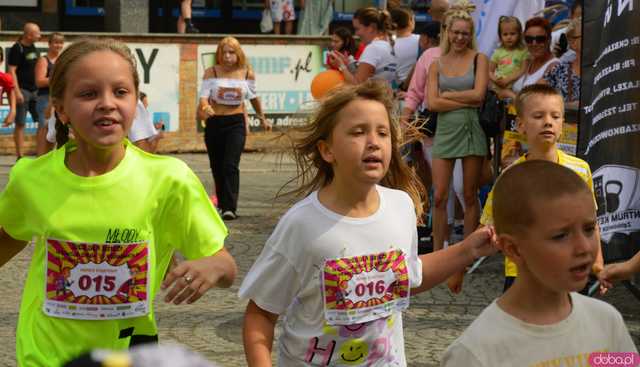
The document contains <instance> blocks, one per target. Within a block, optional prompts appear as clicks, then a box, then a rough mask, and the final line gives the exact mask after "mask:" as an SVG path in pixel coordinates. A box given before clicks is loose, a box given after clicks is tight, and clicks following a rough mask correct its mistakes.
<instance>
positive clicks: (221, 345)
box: [0, 153, 640, 367]
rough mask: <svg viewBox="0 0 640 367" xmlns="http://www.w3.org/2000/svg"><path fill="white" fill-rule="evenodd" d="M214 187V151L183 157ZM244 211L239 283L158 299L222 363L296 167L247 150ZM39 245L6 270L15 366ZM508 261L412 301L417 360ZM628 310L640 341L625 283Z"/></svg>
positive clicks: (175, 325) (187, 335)
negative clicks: (22, 305)
mask: <svg viewBox="0 0 640 367" xmlns="http://www.w3.org/2000/svg"><path fill="white" fill-rule="evenodd" d="M177 157H178V158H180V159H183V160H185V161H186V162H187V163H188V164H189V165H190V166H191V168H192V169H193V170H194V171H195V172H196V173H197V175H198V176H199V177H200V179H201V180H202V181H203V183H204V185H205V187H207V190H211V188H212V179H211V174H210V172H209V167H208V160H207V156H206V155H204V154H185V155H177ZM12 164H13V158H12V157H0V188H3V187H4V185H6V181H7V175H8V171H9V169H10V167H11V165H12ZM240 168H241V190H240V204H239V205H240V207H239V210H238V214H239V215H240V217H239V218H238V220H236V221H232V222H228V225H229V230H230V235H229V238H228V241H227V244H226V245H227V247H228V249H229V251H230V252H231V254H232V255H233V256H234V257H235V259H236V261H237V263H238V267H239V275H238V279H237V281H236V282H235V284H234V286H233V287H231V289H222V290H213V291H210V292H209V293H208V294H206V295H205V296H204V297H203V298H202V299H201V300H200V301H198V302H197V303H196V304H193V305H188V306H184V305H183V306H174V305H167V304H164V303H163V302H161V301H159V300H157V301H156V310H157V318H158V324H159V328H160V339H161V341H162V342H177V343H182V344H185V345H187V346H188V347H190V348H191V349H193V350H196V351H198V352H200V353H202V354H204V355H205V356H206V357H207V358H209V359H210V360H212V361H215V362H217V363H218V364H219V365H221V366H229V367H231V366H244V365H245V361H244V354H243V349H242V339H241V326H242V316H243V312H244V308H245V305H246V302H244V301H239V300H238V298H237V296H236V294H237V291H238V287H239V285H240V283H241V280H242V279H243V278H244V275H245V274H246V272H247V270H248V269H249V267H250V266H251V264H252V263H253V261H254V259H255V258H256V257H257V255H258V254H259V252H260V250H261V248H262V245H263V244H264V242H265V240H266V239H267V237H268V236H269V234H270V233H271V231H272V229H273V227H274V226H275V224H276V222H277V219H278V217H279V216H280V214H282V212H283V211H284V210H285V208H286V203H283V202H279V203H277V204H276V203H274V201H273V196H274V193H275V192H276V191H277V190H278V189H279V188H280V187H281V185H282V184H283V183H284V182H286V181H287V180H288V179H289V178H291V177H292V175H293V173H294V171H295V166H294V165H293V164H292V163H291V162H289V161H284V160H281V159H279V158H278V156H276V155H273V154H270V155H266V154H259V153H253V154H245V155H243V158H242V163H241V167H240ZM31 251H32V249H31V248H27V249H26V250H25V251H23V252H22V253H21V254H20V255H19V256H17V257H16V258H15V259H13V260H12V261H11V262H9V263H8V264H7V265H6V266H4V267H3V268H1V269H0V279H2V282H1V284H2V287H1V288H0V289H1V292H2V297H0V341H1V342H0V366H13V365H15V356H14V355H15V346H14V344H15V326H16V321H17V318H18V309H19V300H20V296H21V290H22V284H23V283H24V279H25V276H26V269H27V268H28V261H29V259H30V254H31ZM501 274H502V259H501V257H500V256H499V255H496V256H494V257H493V258H490V259H488V260H487V261H485V263H484V264H483V265H482V266H481V267H480V268H479V269H478V270H477V271H476V272H475V273H474V274H473V275H472V276H470V277H468V278H467V279H466V281H465V285H464V290H463V292H462V294H460V295H458V296H453V295H451V294H450V293H449V291H448V290H447V289H446V287H445V286H438V287H436V288H434V289H433V290H431V291H430V292H427V293H424V294H421V295H418V296H416V297H413V298H412V299H411V306H410V308H409V310H408V311H406V312H405V313H404V322H405V343H406V352H407V360H408V361H410V362H409V366H413V367H427V366H437V365H438V363H439V360H440V355H441V353H442V352H443V351H444V349H445V348H446V346H447V345H449V344H450V343H451V342H452V341H453V340H454V339H455V338H456V337H457V336H458V335H459V334H460V333H461V332H462V331H463V330H464V328H465V327H467V326H468V325H469V324H470V323H471V321H472V320H473V319H474V318H475V317H476V316H477V315H478V314H479V313H480V311H481V310H482V309H483V308H484V307H485V306H487V305H488V304H489V303H490V302H491V300H493V299H494V298H495V297H497V296H498V295H499V293H500V291H501V288H502V276H501ZM604 299H605V300H606V301H608V302H611V303H612V304H614V305H615V306H616V307H617V308H618V309H619V310H620V311H621V312H622V314H623V316H624V318H625V320H626V322H627V326H628V328H629V330H630V332H631V333H632V335H633V337H634V341H635V342H636V345H639V344H640V302H639V301H637V300H635V299H634V298H633V297H632V296H631V295H630V294H629V293H628V292H626V290H625V289H624V288H623V287H617V288H615V289H613V290H612V291H611V292H610V293H609V294H608V295H607V296H606V297H605V298H604Z"/></svg>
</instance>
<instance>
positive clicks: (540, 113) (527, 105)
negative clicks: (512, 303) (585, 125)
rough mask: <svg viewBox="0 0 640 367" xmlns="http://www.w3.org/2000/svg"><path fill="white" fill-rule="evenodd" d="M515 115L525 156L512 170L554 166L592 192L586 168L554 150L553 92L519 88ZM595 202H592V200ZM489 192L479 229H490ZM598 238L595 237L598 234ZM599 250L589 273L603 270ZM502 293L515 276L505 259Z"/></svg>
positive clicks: (556, 116) (557, 112)
mask: <svg viewBox="0 0 640 367" xmlns="http://www.w3.org/2000/svg"><path fill="white" fill-rule="evenodd" d="M516 109H517V111H518V116H517V120H516V121H517V124H518V130H519V132H520V133H522V134H523V135H525V137H526V139H527V145H528V146H529V152H528V153H526V154H525V155H523V156H521V157H520V158H518V159H517V160H516V161H515V162H514V163H513V165H512V166H514V165H516V164H520V163H522V162H526V161H531V160H544V161H549V162H555V163H558V164H560V165H562V166H565V167H567V168H569V169H571V170H572V171H574V172H575V173H576V174H577V175H578V176H580V178H582V179H583V180H584V181H585V182H586V183H587V186H589V189H591V192H593V181H592V178H591V169H590V168H589V164H588V163H587V162H585V161H583V160H582V159H580V158H576V157H573V156H570V155H568V154H566V153H564V152H562V151H561V150H559V149H558V147H557V146H556V144H557V142H558V139H559V138H560V133H561V132H562V124H563V122H564V101H563V99H562V95H561V94H560V93H558V91H557V90H555V89H554V88H552V87H550V86H548V85H542V84H533V85H529V86H527V87H525V88H523V89H522V90H521V91H520V93H518V95H517V97H516ZM594 202H595V198H594ZM492 210H493V191H492V192H490V193H489V197H488V198H487V202H486V204H485V206H484V209H483V211H482V217H480V223H481V224H482V225H493V213H492ZM598 238H599V233H598ZM603 263H604V262H603V258H602V249H601V248H600V246H598V255H597V257H596V260H595V263H594V266H593V270H596V271H597V270H598V269H602V267H603ZM504 270H505V281H504V291H506V290H507V289H509V287H511V285H512V284H513V282H514V280H515V278H516V277H517V275H518V268H517V266H516V265H515V264H514V263H513V262H512V261H511V260H510V259H509V258H508V257H506V256H505V261H504Z"/></svg>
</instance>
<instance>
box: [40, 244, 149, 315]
mask: <svg viewBox="0 0 640 367" xmlns="http://www.w3.org/2000/svg"><path fill="white" fill-rule="evenodd" d="M46 246H47V258H46V262H47V263H46V267H47V273H46V274H47V278H46V288H45V293H46V294H45V302H44V306H43V308H44V310H43V311H44V313H45V314H47V315H49V316H53V317H61V318H67V319H78V320H114V319H124V318H131V317H139V316H144V315H146V314H147V313H148V312H149V304H148V299H147V295H148V278H147V271H148V266H149V260H148V254H149V246H148V242H137V243H120V244H110V243H109V244H98V243H79V242H72V241H62V240H55V239H47V241H46Z"/></svg>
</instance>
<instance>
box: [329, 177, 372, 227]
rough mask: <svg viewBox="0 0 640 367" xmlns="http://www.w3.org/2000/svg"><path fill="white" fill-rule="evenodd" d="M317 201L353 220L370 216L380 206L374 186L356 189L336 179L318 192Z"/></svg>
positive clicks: (350, 184)
mask: <svg viewBox="0 0 640 367" xmlns="http://www.w3.org/2000/svg"><path fill="white" fill-rule="evenodd" d="M318 200H319V201H320V203H322V205H324V206H325V207H327V208H329V209H330V210H331V211H333V212H336V213H338V214H340V215H344V216H347V217H353V218H365V217H368V216H371V215H373V214H374V213H375V212H376V211H377V210H378V207H379V206H380V197H379V196H378V191H377V190H376V187H375V185H371V186H366V185H365V186H363V187H358V185H353V184H352V183H350V182H344V181H341V180H340V179H338V178H337V177H334V179H333V181H332V182H331V183H330V184H328V185H327V186H325V187H323V188H321V189H320V190H319V191H318Z"/></svg>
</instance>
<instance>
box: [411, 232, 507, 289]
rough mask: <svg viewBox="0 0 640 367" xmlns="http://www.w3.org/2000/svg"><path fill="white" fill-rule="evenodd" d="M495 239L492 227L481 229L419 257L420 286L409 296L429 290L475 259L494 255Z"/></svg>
mask: <svg viewBox="0 0 640 367" xmlns="http://www.w3.org/2000/svg"><path fill="white" fill-rule="evenodd" d="M495 238H496V237H495V232H494V230H493V227H482V228H479V229H477V230H476V231H475V232H473V233H471V234H470V235H469V236H468V237H467V238H465V239H464V240H463V241H462V242H459V243H457V244H455V245H453V246H449V247H447V248H446V249H444V250H441V251H436V252H432V253H430V254H426V255H421V256H420V260H421V261H422V284H420V286H419V287H417V288H413V289H411V294H412V295H413V294H418V293H420V292H424V291H426V290H429V289H431V288H433V287H435V286H436V285H438V284H440V283H442V282H444V281H445V280H447V278H449V277H450V276H451V275H453V274H455V273H456V272H459V271H461V270H463V269H464V268H465V267H467V266H469V265H471V263H473V261H474V260H475V259H477V258H479V257H482V256H489V255H492V254H494V253H495V252H496V250H497V249H496V247H495Z"/></svg>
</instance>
